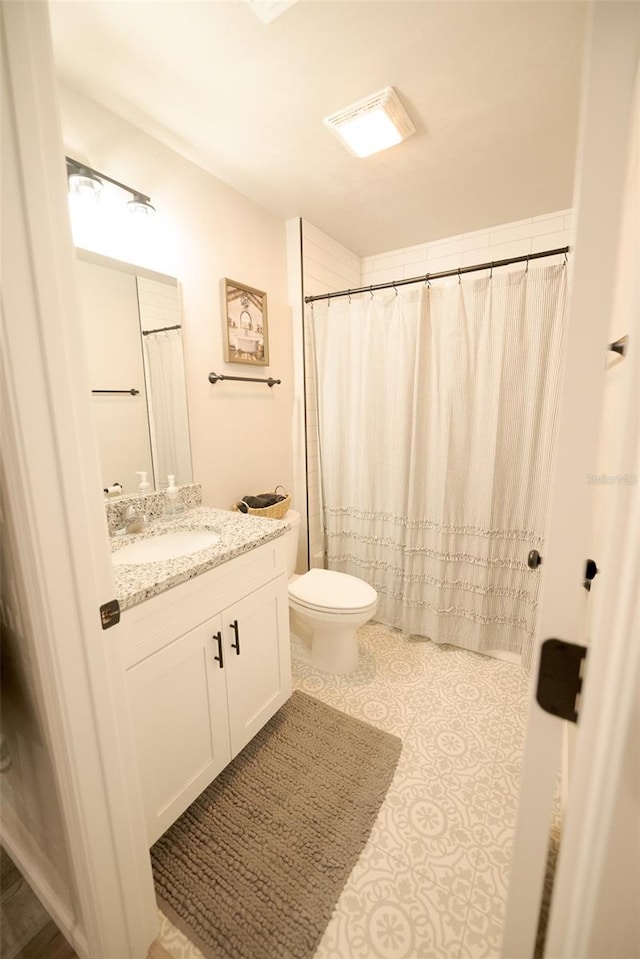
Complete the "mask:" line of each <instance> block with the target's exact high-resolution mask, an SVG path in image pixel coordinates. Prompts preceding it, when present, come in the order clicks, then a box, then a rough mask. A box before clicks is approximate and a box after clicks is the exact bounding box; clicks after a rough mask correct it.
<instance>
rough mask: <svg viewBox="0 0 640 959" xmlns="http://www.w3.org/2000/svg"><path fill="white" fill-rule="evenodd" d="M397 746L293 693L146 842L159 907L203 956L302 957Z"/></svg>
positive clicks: (366, 827) (325, 918) (384, 783)
mask: <svg viewBox="0 0 640 959" xmlns="http://www.w3.org/2000/svg"><path fill="white" fill-rule="evenodd" d="M400 749H401V743H400V740H399V739H398V738H397V737H396V736H392V735H391V734H390V733H387V732H384V731H383V730H380V729H376V728H375V727H373V726H370V725H369V724H368V723H364V722H361V721H360V720H358V719H352V718H351V717H350V716H347V715H346V714H345V713H342V712H340V711H339V710H337V709H333V708H332V707H330V706H326V705H325V704H324V703H321V702H319V701H318V700H316V699H313V697H311V696H307V695H306V694H305V693H302V692H294V693H293V695H292V697H291V699H290V700H288V702H287V703H285V705H284V706H283V707H282V708H281V709H280V710H279V712H278V713H277V714H276V715H275V716H274V717H273V718H272V719H271V720H270V721H269V722H268V723H267V725H266V726H265V727H264V728H263V729H262V730H261V731H260V732H259V733H258V735H257V736H256V737H255V738H254V739H253V740H252V741H251V742H250V743H249V744H248V745H247V746H245V748H244V749H243V751H242V752H241V753H240V754H239V755H238V756H237V757H236V758H235V759H234V760H233V762H232V763H231V764H230V765H229V766H227V768H226V769H224V770H223V772H222V773H221V774H220V775H219V776H218V778H217V779H215V780H214V782H213V783H212V784H211V785H210V786H209V787H208V788H207V789H205V791H204V792H203V793H202V794H201V795H200V796H199V797H198V799H196V801H195V802H194V803H192V804H191V806H190V807H189V808H188V809H187V810H186V812H185V813H183V815H182V816H181V817H180V819H178V820H177V821H176V822H175V823H174V824H173V826H171V828H170V829H168V830H167V832H166V833H165V834H164V835H163V836H161V837H160V839H159V840H158V841H157V842H156V844H155V845H154V846H153V848H152V850H151V862H152V866H153V875H154V879H155V886H156V894H157V897H158V904H159V906H160V908H161V909H162V911H163V912H164V913H165V915H166V916H167V917H168V918H169V919H170V920H171V921H172V922H173V923H174V925H175V926H177V928H178V929H181V930H182V932H184V933H185V935H186V936H187V937H188V938H189V939H191V941H192V942H194V943H195V944H196V945H197V946H198V948H199V949H200V950H201V951H202V952H203V953H204V955H205V956H207V957H210V959H308V957H310V956H312V955H313V953H314V951H315V949H316V947H317V945H318V943H319V941H320V939H321V937H322V934H323V932H324V930H325V928H326V926H327V924H328V922H329V919H330V918H331V913H332V911H333V908H334V906H335V904H336V902H337V900H338V897H339V895H340V893H341V891H342V888H343V886H344V884H345V882H346V880H347V878H348V876H349V873H350V872H351V870H352V869H353V867H354V865H355V864H356V861H357V859H358V856H359V854H360V852H361V851H362V849H363V847H364V845H365V843H366V841H367V838H368V836H369V833H370V832H371V829H372V827H373V824H374V822H375V818H376V815H377V813H378V810H379V808H380V806H381V804H382V801H383V799H384V797H385V794H386V792H387V789H388V788H389V785H390V783H391V779H392V777H393V773H394V770H395V767H396V764H397V762H398V758H399V756H400Z"/></svg>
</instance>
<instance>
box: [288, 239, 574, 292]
mask: <svg viewBox="0 0 640 959" xmlns="http://www.w3.org/2000/svg"><path fill="white" fill-rule="evenodd" d="M569 249H570V248H569V247H568V246H561V247H559V248H558V249H557V250H543V252H542V253H527V254H526V255H525V256H512V257H509V259H507V260H493V261H491V262H490V263H477V264H476V265H475V266H459V267H457V269H455V270H442V272H440V273H424V274H423V275H422V276H412V277H411V279H409V280H392V281H390V282H389V283H373V284H372V285H371V286H359V287H357V288H355V289H353V290H340V292H338V293H319V294H318V295H317V296H305V298H304V302H305V303H315V301H316V300H332V299H333V298H334V297H336V296H351V294H352V293H373V291H374V290H390V289H395V288H396V287H398V286H409V284H411V283H427V282H428V281H429V280H441V279H442V278H443V277H445V276H461V275H462V274H463V273H475V272H477V271H478V270H493V269H494V268H497V267H499V266H508V265H509V264H511V263H528V262H529V260H539V259H540V258H541V257H544V256H559V255H560V254H562V253H564V254H565V255H566V254H567V253H568V252H569Z"/></svg>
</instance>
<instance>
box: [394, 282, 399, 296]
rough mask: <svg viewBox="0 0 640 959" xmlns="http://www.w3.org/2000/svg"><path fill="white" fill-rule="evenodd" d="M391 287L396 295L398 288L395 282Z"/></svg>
mask: <svg viewBox="0 0 640 959" xmlns="http://www.w3.org/2000/svg"><path fill="white" fill-rule="evenodd" d="M393 289H394V290H395V293H396V296H397V295H398V288H397V286H396V284H395V282H394V283H393Z"/></svg>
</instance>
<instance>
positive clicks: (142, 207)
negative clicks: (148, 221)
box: [65, 157, 156, 216]
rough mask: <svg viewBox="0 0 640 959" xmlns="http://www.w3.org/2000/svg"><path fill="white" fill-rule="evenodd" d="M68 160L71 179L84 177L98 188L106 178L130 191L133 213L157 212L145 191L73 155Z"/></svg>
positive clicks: (130, 207) (129, 203)
mask: <svg viewBox="0 0 640 959" xmlns="http://www.w3.org/2000/svg"><path fill="white" fill-rule="evenodd" d="M65 160H66V161H67V177H68V178H69V180H70V181H71V178H72V177H78V178H82V179H84V180H85V181H86V180H88V181H94V182H95V184H96V187H97V189H98V190H99V189H100V186H102V181H103V180H106V181H107V183H112V184H113V185H114V186H117V187H119V189H121V190H124V191H125V193H130V194H131V196H132V197H133V199H132V200H129V201H128V203H127V206H128V207H129V209H130V210H131V212H132V213H144V214H147V215H148V216H153V214H154V213H155V212H156V208H155V207H154V206H152V205H151V197H148V196H147V195H146V194H145V193H140V191H139V190H134V189H133V187H130V186H127V185H126V184H125V183H120V181H119V180H114V179H113V177H110V176H107V174H106V173H100V171H99V170H94V169H93V167H90V166H87V164H86V163H80V162H79V161H78V160H74V159H73V157H65Z"/></svg>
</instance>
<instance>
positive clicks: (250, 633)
mask: <svg viewBox="0 0 640 959" xmlns="http://www.w3.org/2000/svg"><path fill="white" fill-rule="evenodd" d="M222 628H223V633H224V637H225V672H226V674H227V694H228V703H229V728H230V734H231V753H232V755H233V756H235V755H236V754H237V753H238V752H240V750H241V749H242V748H243V747H244V746H246V744H247V743H248V742H249V740H250V739H252V738H253V736H255V734H256V733H257V732H258V730H259V729H261V728H262V726H264V724H265V723H266V722H267V720H268V719H270V718H271V717H272V716H273V714H274V713H275V712H276V710H278V709H279V708H280V706H282V704H283V703H284V702H285V701H286V700H287V699H288V698H289V696H290V695H291V654H290V647H289V599H288V594H287V578H286V576H284V575H283V576H279V577H278V578H277V579H274V580H272V582H270V583H267V584H266V585H265V586H262V587H261V588H260V589H257V590H256V591H255V592H253V593H250V594H249V596H247V597H246V598H245V599H242V600H240V602H238V603H235V604H234V605H233V606H230V607H229V608H228V609H226V610H225V611H224V612H223V613H222Z"/></svg>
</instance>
